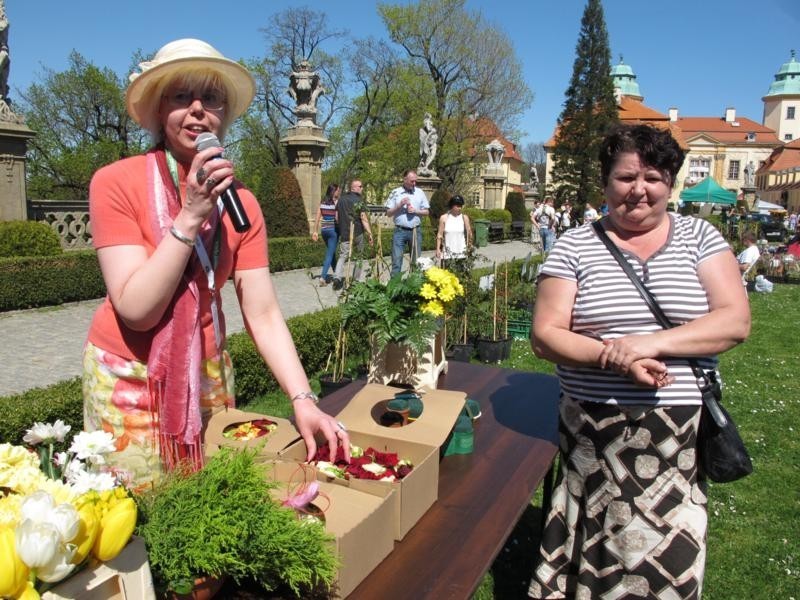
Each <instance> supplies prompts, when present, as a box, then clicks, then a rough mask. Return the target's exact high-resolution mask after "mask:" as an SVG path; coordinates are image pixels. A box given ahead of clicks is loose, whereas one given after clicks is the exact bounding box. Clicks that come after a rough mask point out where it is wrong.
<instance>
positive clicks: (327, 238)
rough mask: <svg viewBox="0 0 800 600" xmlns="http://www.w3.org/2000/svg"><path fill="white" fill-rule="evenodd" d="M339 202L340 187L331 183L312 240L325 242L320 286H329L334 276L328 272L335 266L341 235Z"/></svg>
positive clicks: (315, 224) (320, 207)
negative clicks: (337, 206) (337, 204)
mask: <svg viewBox="0 0 800 600" xmlns="http://www.w3.org/2000/svg"><path fill="white" fill-rule="evenodd" d="M338 200H339V185H338V184H336V183H331V184H330V185H328V189H327V190H325V197H324V198H323V199H322V201H321V202H320V203H319V208H318V209H317V220H316V221H315V222H314V231H313V232H312V233H311V239H313V240H314V241H315V242H316V241H317V239H319V236H320V235H321V236H322V241H324V242H325V246H326V248H327V249H326V251H325V260H323V262H322V272H321V273H320V276H319V284H320V286H325V285H328V284H329V283H330V282H331V279H333V278H332V276H330V275H328V270H329V269H330V268H331V265H332V264H333V257H334V256H335V255H336V245H337V244H338V243H339V235H338V234H337V233H336V202H337V201H338Z"/></svg>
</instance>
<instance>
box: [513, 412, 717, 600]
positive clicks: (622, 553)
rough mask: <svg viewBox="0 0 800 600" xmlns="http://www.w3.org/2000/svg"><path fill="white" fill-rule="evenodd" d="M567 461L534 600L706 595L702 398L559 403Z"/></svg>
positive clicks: (563, 452) (544, 534)
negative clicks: (662, 402) (684, 402)
mask: <svg viewBox="0 0 800 600" xmlns="http://www.w3.org/2000/svg"><path fill="white" fill-rule="evenodd" d="M560 413H561V415H560V416H561V418H560V419H559V433H560V439H561V442H560V445H561V455H560V468H559V476H558V481H557V483H556V486H555V489H554V490H553V497H552V504H551V509H550V512H549V514H548V516H547V522H546V524H545V528H544V531H543V532H542V543H541V549H540V557H539V565H538V567H537V569H536V571H535V573H534V577H533V580H532V582H531V585H530V588H529V590H528V593H529V595H530V596H531V597H532V598H541V599H545V598H547V599H549V598H576V599H581V600H583V599H586V600H588V599H590V598H591V599H595V598H607V599H611V598H613V599H633V598H659V599H669V600H673V599H675V600H678V599H686V598H699V597H700V593H701V589H702V583H703V573H704V567H705V554H706V546H705V539H706V524H707V514H706V494H705V489H706V484H705V481H704V480H702V479H698V475H697V462H696V460H695V447H696V439H697V425H698V423H699V421H700V407H699V406H668V407H660V408H653V407H646V406H614V405H607V404H596V403H592V402H582V403H579V402H575V401H573V400H571V399H570V398H568V397H566V396H564V397H562V399H561V405H560Z"/></svg>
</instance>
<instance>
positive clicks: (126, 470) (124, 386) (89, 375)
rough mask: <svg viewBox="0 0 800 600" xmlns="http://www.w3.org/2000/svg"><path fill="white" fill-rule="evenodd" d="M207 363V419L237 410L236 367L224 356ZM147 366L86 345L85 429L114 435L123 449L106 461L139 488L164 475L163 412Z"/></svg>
mask: <svg viewBox="0 0 800 600" xmlns="http://www.w3.org/2000/svg"><path fill="white" fill-rule="evenodd" d="M222 356H223V361H222V362H223V363H224V365H225V378H224V383H223V378H222V376H221V371H220V361H219V359H218V358H215V359H206V360H203V361H202V363H201V373H200V409H201V410H202V413H203V420H204V421H206V420H207V419H208V418H209V417H210V416H211V415H212V414H213V413H214V412H216V411H217V410H220V409H222V408H223V407H225V406H233V404H234V392H233V367H232V366H231V358H230V356H229V355H228V353H227V352H226V351H224V352H223V353H222ZM151 405H152V404H151V401H150V394H149V392H148V389H147V365H146V364H144V363H141V362H139V361H136V360H129V359H126V358H122V357H121V356H117V355H116V354H113V353H111V352H107V351H105V350H101V349H100V348H98V347H97V346H94V345H93V344H91V343H88V342H87V343H86V348H85V349H84V353H83V428H84V429H85V430H86V431H97V430H103V431H108V432H109V433H111V434H113V435H114V443H115V445H116V447H117V451H116V452H114V453H112V454H111V455H108V456H107V457H106V460H107V462H108V464H109V465H110V467H111V469H112V471H113V472H114V473H116V474H118V475H119V476H120V477H121V478H122V480H123V481H124V482H126V484H128V485H130V486H131V487H132V488H133V489H135V490H137V491H138V490H143V489H146V488H148V487H150V486H151V484H153V483H155V482H157V481H158V480H159V479H160V477H161V475H162V472H163V469H162V465H161V458H160V456H159V448H158V414H157V413H155V412H153V411H151V410H150V409H151Z"/></svg>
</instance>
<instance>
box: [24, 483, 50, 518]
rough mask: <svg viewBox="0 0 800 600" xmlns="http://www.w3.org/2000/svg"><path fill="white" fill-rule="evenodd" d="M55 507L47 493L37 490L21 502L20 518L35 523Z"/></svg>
mask: <svg viewBox="0 0 800 600" xmlns="http://www.w3.org/2000/svg"><path fill="white" fill-rule="evenodd" d="M55 506H56V502H55V500H53V497H52V496H51V495H50V494H48V493H47V492H44V491H42V490H39V491H37V492H34V493H33V494H31V495H30V496H28V497H27V498H25V500H24V501H23V503H22V518H23V519H31V520H33V521H35V522H39V521H42V520H43V518H42V516H43V515H46V514H47V513H49V512H50V511H51V510H53V509H54V508H55Z"/></svg>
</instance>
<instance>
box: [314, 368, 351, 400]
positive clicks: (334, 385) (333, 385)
mask: <svg viewBox="0 0 800 600" xmlns="http://www.w3.org/2000/svg"><path fill="white" fill-rule="evenodd" d="M352 381H353V380H352V379H351V378H350V377H348V376H347V375H342V376H341V377H340V378H339V379H338V380H336V381H334V380H333V375H331V374H330V373H323V374H322V375H320V377H319V387H320V392H319V396H320V398H322V397H324V396H327V395H328V394H332V393H333V392H335V391H336V390H339V389H341V388H343V387H344V386H346V385H348V384H350V383H352Z"/></svg>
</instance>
